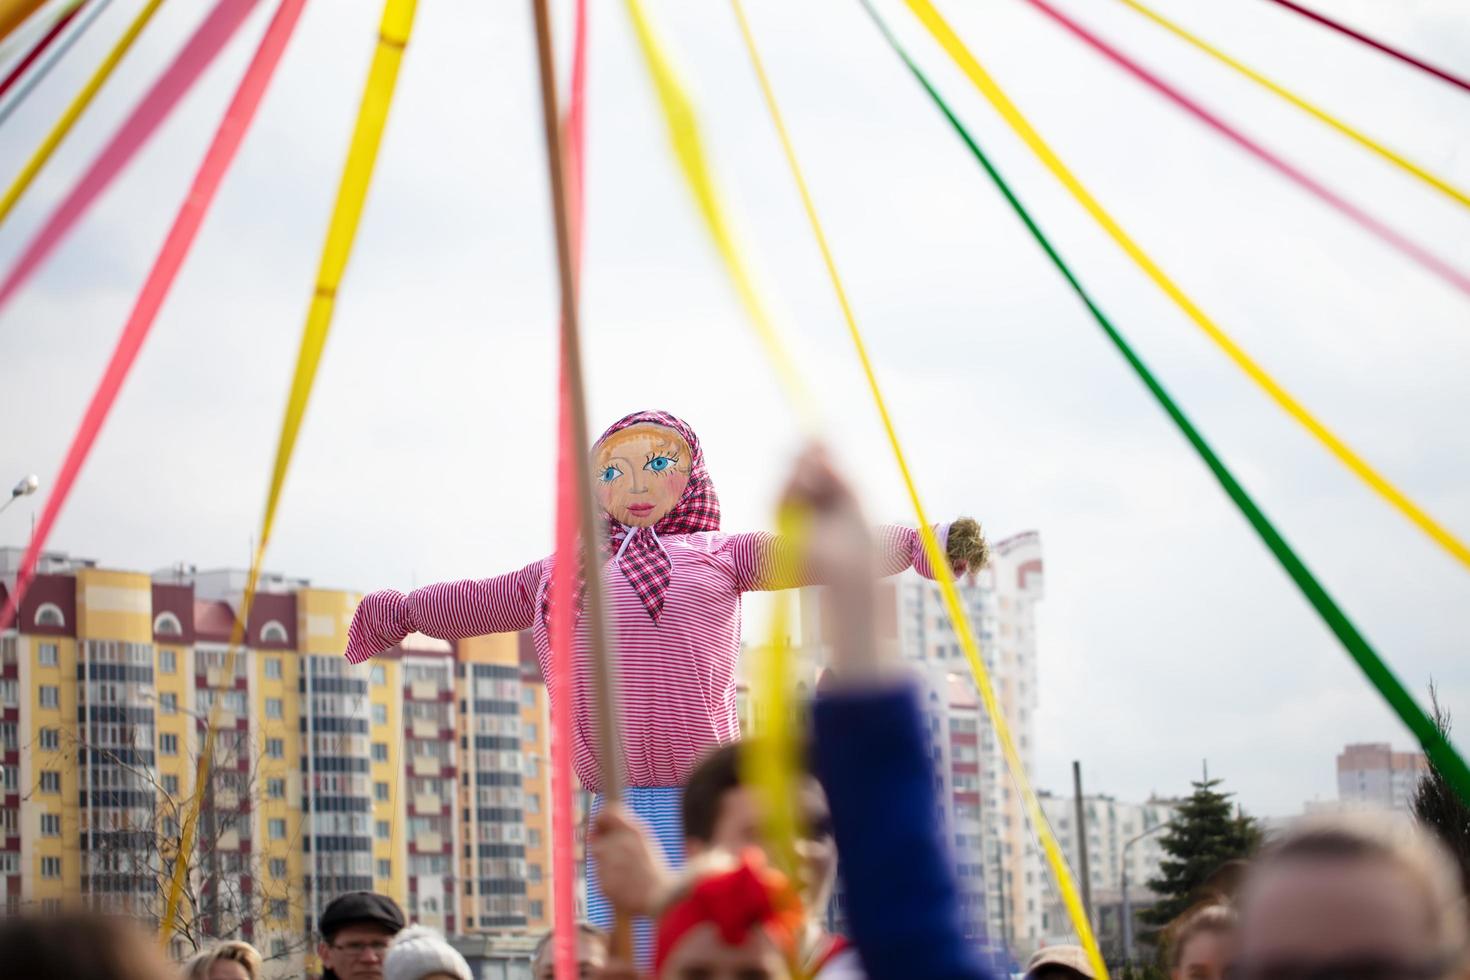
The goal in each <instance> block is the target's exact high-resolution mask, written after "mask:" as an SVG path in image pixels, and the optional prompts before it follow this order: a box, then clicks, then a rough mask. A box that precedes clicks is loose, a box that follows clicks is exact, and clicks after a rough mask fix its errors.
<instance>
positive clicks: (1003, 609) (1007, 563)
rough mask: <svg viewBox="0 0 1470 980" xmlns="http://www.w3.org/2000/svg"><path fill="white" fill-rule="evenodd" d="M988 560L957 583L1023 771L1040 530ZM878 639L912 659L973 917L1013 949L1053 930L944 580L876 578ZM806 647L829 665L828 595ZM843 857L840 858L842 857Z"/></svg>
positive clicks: (817, 604)
mask: <svg viewBox="0 0 1470 980" xmlns="http://www.w3.org/2000/svg"><path fill="white" fill-rule="evenodd" d="M991 556H992V557H991V561H990V564H989V565H988V566H987V567H986V568H984V569H983V570H981V571H980V572H979V573H978V574H976V575H975V576H974V577H973V580H970V579H966V580H964V581H961V582H960V583H959V593H960V600H961V603H962V604H963V606H964V609H965V612H966V615H967V616H968V617H969V621H970V624H971V627H972V629H973V630H974V632H975V635H976V639H977V640H978V641H979V644H980V650H981V655H982V657H983V659H984V662H985V666H986V669H987V671H988V672H989V674H990V678H991V683H992V684H993V685H994V687H995V692H996V698H997V700H998V701H999V703H1000V708H1001V711H1002V712H1003V713H1004V715H1005V719H1006V723H1007V725H1008V726H1009V728H1010V731H1011V734H1012V737H1013V738H1014V739H1015V743H1016V751H1017V752H1018V754H1019V755H1020V756H1021V760H1022V763H1023V765H1025V767H1026V769H1027V771H1028V772H1030V771H1032V770H1033V768H1034V765H1035V755H1036V745H1035V724H1034V717H1035V712H1036V705H1037V690H1036V660H1037V638H1036V618H1035V617H1036V604H1037V603H1038V602H1039V601H1040V600H1041V598H1042V596H1043V594H1044V593H1043V579H1042V561H1041V538H1040V535H1038V534H1037V533H1036V532H1026V533H1024V534H1018V535H1015V536H1013V537H1009V538H1006V539H1004V540H1002V541H998V542H995V543H994V544H993V545H992V547H991ZM877 596H878V598H877V607H876V617H875V619H876V622H875V629H876V630H877V633H878V640H879V642H880V643H884V644H887V645H888V646H889V649H891V650H896V651H897V652H899V653H900V654H901V655H902V656H903V657H904V658H905V659H906V660H908V661H909V662H910V663H912V664H913V665H914V668H915V672H916V674H917V675H918V676H919V677H920V678H921V680H922V687H923V690H924V696H925V698H926V703H927V705H928V708H929V716H930V726H931V734H932V735H933V736H934V740H933V752H934V762H935V768H936V773H935V778H936V780H937V781H938V783H937V788H938V789H939V792H940V800H941V811H942V812H941V813H940V814H939V816H940V817H941V818H942V819H943V820H944V822H945V828H946V833H947V834H948V836H949V837H950V840H951V842H952V844H953V846H954V850H955V864H956V867H957V869H958V870H959V873H960V878H961V883H962V886H963V891H964V892H965V896H966V898H965V900H966V904H967V907H968V911H969V914H970V916H971V920H972V922H975V923H977V924H979V925H982V926H983V928H984V931H985V934H986V936H988V937H989V938H990V940H991V941H992V942H999V943H1001V944H1003V945H1005V946H1006V947H1008V948H1009V949H1011V950H1012V951H1014V952H1016V953H1018V954H1025V953H1028V952H1030V951H1031V950H1033V949H1035V948H1036V947H1037V946H1038V945H1040V944H1041V942H1042V941H1043V940H1044V938H1045V936H1046V929H1045V921H1044V913H1045V899H1044V892H1043V888H1044V874H1045V869H1044V865H1043V863H1042V859H1041V856H1040V854H1039V853H1038V852H1037V851H1036V848H1035V846H1034V845H1033V843H1032V839H1031V835H1030V833H1029V832H1028V830H1027V824H1026V815H1025V812H1024V807H1023V805H1022V802H1021V800H1020V797H1019V796H1018V795H1017V794H1016V792H1015V791H1014V790H1013V789H1012V787H1011V784H1010V782H1009V778H1008V777H1007V775H1006V767H1005V760H1004V759H1003V758H1002V753H1001V749H1000V745H999V743H998V741H997V740H996V738H995V735H994V729H993V726H992V725H991V723H990V721H989V719H988V718H987V716H986V715H985V712H984V709H983V708H982V707H981V706H980V704H979V700H978V697H977V695H976V692H975V687H974V681H973V679H972V675H971V672H970V666H969V663H968V661H967V660H966V657H965V654H964V651H963V650H962V648H961V646H960V642H959V638H958V636H957V635H956V634H955V632H954V629H953V627H952V626H951V625H950V622H949V615H948V613H947V611H946V610H945V607H944V603H943V598H942V596H941V595H940V590H939V586H938V585H937V584H936V583H934V582H932V581H928V580H926V579H923V578H920V577H919V576H918V575H916V574H914V573H912V572H909V573H905V574H904V575H902V576H900V577H897V578H894V579H889V580H886V581H884V582H881V583H879V586H878V589H877ZM801 608H802V616H801V636H800V649H801V650H802V652H803V656H804V657H806V658H807V659H808V660H813V661H815V662H817V663H823V662H825V660H826V657H827V652H826V645H827V642H828V637H829V636H830V635H831V629H830V623H829V622H828V617H829V616H830V611H829V609H828V608H827V607H826V605H825V603H823V602H822V601H821V591H820V590H817V589H807V590H804V592H803V595H802V607H801ZM839 860H840V856H839Z"/></svg>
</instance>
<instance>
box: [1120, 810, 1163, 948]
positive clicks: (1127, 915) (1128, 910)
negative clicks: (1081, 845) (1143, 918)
mask: <svg viewBox="0 0 1470 980" xmlns="http://www.w3.org/2000/svg"><path fill="white" fill-rule="evenodd" d="M1169 825H1170V821H1168V820H1165V821H1164V822H1163V823H1161V824H1158V825H1156V826H1153V827H1150V828H1149V829H1148V830H1145V831H1144V832H1143V833H1141V834H1139V835H1137V836H1135V837H1131V838H1129V839H1128V840H1126V841H1124V842H1123V961H1124V962H1125V963H1127V964H1128V966H1129V968H1132V966H1133V904H1132V903H1131V902H1129V901H1128V848H1130V847H1132V846H1133V845H1134V844H1137V843H1138V842H1139V841H1141V840H1143V839H1144V838H1145V837H1147V836H1149V835H1150V834H1157V833H1158V832H1159V831H1161V830H1163V829H1164V828H1165V827H1168V826H1169Z"/></svg>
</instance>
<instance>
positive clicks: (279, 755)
mask: <svg viewBox="0 0 1470 980" xmlns="http://www.w3.org/2000/svg"><path fill="white" fill-rule="evenodd" d="M265 754H266V755H268V756H270V757H271V758H272V759H284V758H286V741H285V739H280V738H268V739H266V740H265Z"/></svg>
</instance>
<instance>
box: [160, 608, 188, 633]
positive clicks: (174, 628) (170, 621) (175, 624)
mask: <svg viewBox="0 0 1470 980" xmlns="http://www.w3.org/2000/svg"><path fill="white" fill-rule="evenodd" d="M153 632H154V633H156V634H157V635H159V636H182V635H183V633H184V625H183V624H182V623H180V622H179V617H177V616H175V615H174V614H173V613H171V612H161V613H159V614H158V615H157V616H156V617H155V618H154V620H153Z"/></svg>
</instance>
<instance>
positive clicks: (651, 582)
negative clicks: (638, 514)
mask: <svg viewBox="0 0 1470 980" xmlns="http://www.w3.org/2000/svg"><path fill="white" fill-rule="evenodd" d="M635 425H661V426H664V427H665V428H668V429H673V430H674V431H675V432H677V433H679V435H680V436H681V437H683V439H684V441H685V442H686V443H688V444H689V485H688V486H686V487H685V488H684V496H682V497H680V498H679V502H678V503H677V504H675V505H674V508H673V510H671V511H669V512H668V513H667V514H665V515H664V516H663V517H662V518H660V520H659V522H658V523H657V524H655V525H654V526H653V527H633V528H630V527H624V526H623V525H622V524H619V523H618V522H617V521H616V520H614V519H613V517H612V515H610V514H608V515H604V516H605V518H606V520H607V539H606V541H605V542H604V544H603V555H604V557H607V558H611V557H612V556H614V555H620V557H619V558H618V567H619V568H620V569H621V570H622V573H623V576H624V577H625V578H626V579H627V580H628V584H630V585H632V586H633V590H634V591H635V592H637V593H638V598H640V599H641V600H643V608H645V609H647V610H648V615H649V616H651V617H652V618H653V621H654V622H655V623H657V622H658V620H659V616H660V615H661V614H662V613H663V609H664V593H665V592H667V591H668V588H669V582H670V581H672V580H673V571H674V563H673V562H672V561H670V560H669V555H668V552H666V551H664V548H663V545H662V544H660V543H659V540H658V536H659V535H660V534H693V533H695V532H696V531H718V530H719V529H720V498H719V496H718V495H716V493H715V487H714V484H713V483H711V482H710V478H709V472H708V471H707V470H706V469H705V466H704V450H702V449H701V448H700V447H699V437H698V436H696V435H695V434H694V430H693V429H691V428H689V426H688V425H686V424H685V423H684V422H683V421H682V420H680V419H678V418H675V417H674V416H672V415H670V414H668V413H667V412H634V413H633V414H632V415H627V416H624V417H623V418H621V419H618V420H617V421H616V422H614V423H613V424H612V425H610V426H608V428H607V431H606V432H604V433H603V434H602V435H600V436H598V437H597V442H596V443H594V444H593V447H592V448H593V451H594V452H595V451H596V449H597V447H598V446H600V445H602V443H603V442H604V441H606V440H607V438H608V436H611V435H612V434H613V433H615V432H621V431H622V430H623V429H627V428H631V427H632V426H635ZM630 536H631V537H630ZM629 537H630V539H629V540H628V541H627V542H626V543H625V542H624V538H629ZM585 588H586V586H585V584H584V582H583V581H582V577H581V576H578V582H577V606H578V608H579V609H580V608H581V604H582V596H583V593H584V591H585ZM542 612H543V615H545V616H546V617H547V618H548V620H549V619H550V616H551V590H550V589H548V590H546V600H545V602H544V603H543V605H542Z"/></svg>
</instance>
